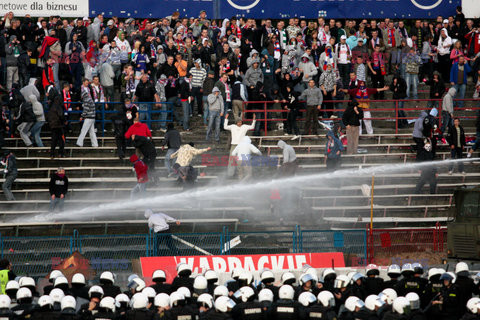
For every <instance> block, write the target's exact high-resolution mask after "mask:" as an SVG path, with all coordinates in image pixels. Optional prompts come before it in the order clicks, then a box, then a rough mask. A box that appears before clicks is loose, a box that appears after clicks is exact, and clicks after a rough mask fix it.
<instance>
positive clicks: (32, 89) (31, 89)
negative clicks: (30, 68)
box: [20, 78, 40, 100]
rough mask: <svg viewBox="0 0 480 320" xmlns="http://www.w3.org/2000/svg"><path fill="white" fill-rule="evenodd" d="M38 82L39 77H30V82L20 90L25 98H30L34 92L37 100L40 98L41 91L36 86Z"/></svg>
mask: <svg viewBox="0 0 480 320" xmlns="http://www.w3.org/2000/svg"><path fill="white" fill-rule="evenodd" d="M36 82H37V78H30V81H29V82H28V84H27V85H26V86H25V87H23V88H22V89H21V90H20V93H21V94H22V96H23V97H24V98H25V100H28V97H30V96H31V95H32V94H33V95H35V97H36V98H37V100H40V92H39V91H38V89H37V87H36V86H35V84H36Z"/></svg>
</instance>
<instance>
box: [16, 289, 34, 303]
mask: <svg viewBox="0 0 480 320" xmlns="http://www.w3.org/2000/svg"><path fill="white" fill-rule="evenodd" d="M31 298H32V291H30V289H28V288H20V289H18V291H17V301H20V300H22V299H31Z"/></svg>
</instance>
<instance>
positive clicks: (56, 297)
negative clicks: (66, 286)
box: [50, 288, 65, 303]
mask: <svg viewBox="0 0 480 320" xmlns="http://www.w3.org/2000/svg"><path fill="white" fill-rule="evenodd" d="M50 297H52V299H53V302H55V303H60V302H62V299H63V297H65V293H64V292H63V290H62V289H59V288H55V289H52V291H50Z"/></svg>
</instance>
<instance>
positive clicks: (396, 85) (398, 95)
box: [390, 76, 408, 128]
mask: <svg viewBox="0 0 480 320" xmlns="http://www.w3.org/2000/svg"><path fill="white" fill-rule="evenodd" d="M390 90H391V91H392V92H393V96H392V98H393V100H399V101H398V102H396V105H394V107H396V108H397V110H398V117H399V118H403V119H398V127H399V128H405V127H407V126H408V121H407V119H405V118H406V116H407V115H406V114H405V111H403V103H404V101H403V99H405V98H406V97H407V84H406V83H405V80H404V79H403V78H401V77H400V76H394V77H393V80H392V84H391V85H390Z"/></svg>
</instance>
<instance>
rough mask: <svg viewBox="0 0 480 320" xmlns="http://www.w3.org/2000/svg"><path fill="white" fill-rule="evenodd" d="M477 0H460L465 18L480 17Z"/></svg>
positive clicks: (479, 7)
mask: <svg viewBox="0 0 480 320" xmlns="http://www.w3.org/2000/svg"><path fill="white" fill-rule="evenodd" d="M478 4H479V2H478V0H462V11H463V13H464V14H465V17H466V18H475V19H476V18H478V17H480V6H479V5H478Z"/></svg>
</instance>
